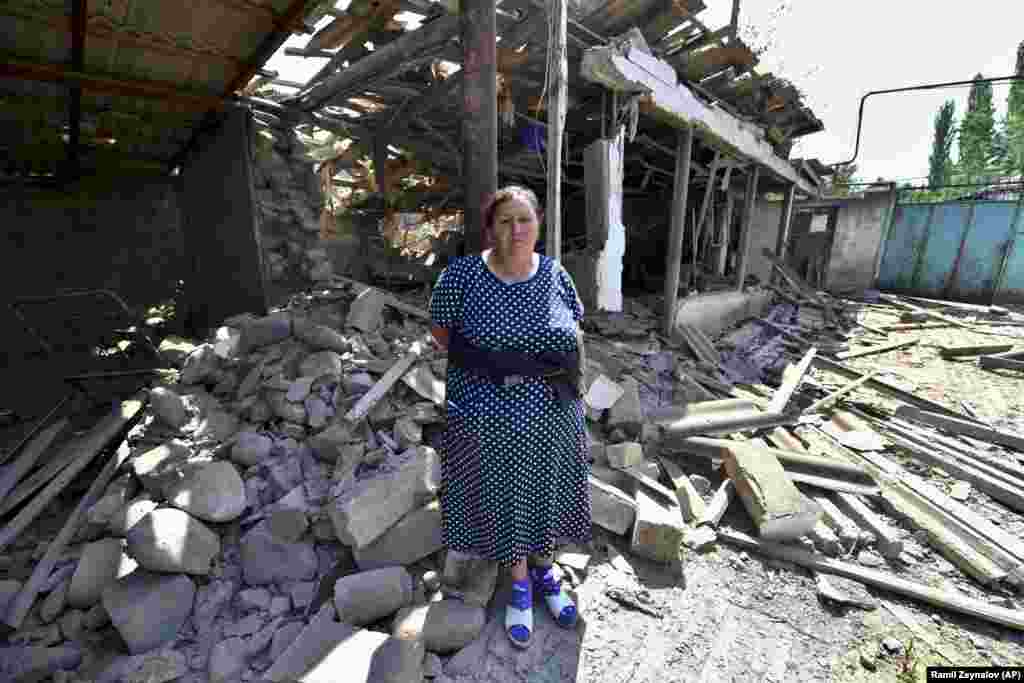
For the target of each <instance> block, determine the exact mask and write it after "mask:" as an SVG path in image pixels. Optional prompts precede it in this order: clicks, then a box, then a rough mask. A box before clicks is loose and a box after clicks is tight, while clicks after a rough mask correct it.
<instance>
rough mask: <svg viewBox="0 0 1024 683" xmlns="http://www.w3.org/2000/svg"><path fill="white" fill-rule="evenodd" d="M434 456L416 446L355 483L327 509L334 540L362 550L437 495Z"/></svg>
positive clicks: (424, 447) (437, 474)
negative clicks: (336, 537) (378, 470)
mask: <svg viewBox="0 0 1024 683" xmlns="http://www.w3.org/2000/svg"><path fill="white" fill-rule="evenodd" d="M438 479H439V464H438V459H437V453H435V452H434V449H432V448H429V447H427V446H420V447H419V448H417V449H415V450H410V451H407V452H406V453H403V454H401V455H398V456H394V457H393V458H391V459H390V460H389V461H388V463H386V466H384V467H382V468H381V472H379V473H378V474H377V475H376V476H373V477H370V478H368V479H363V480H359V481H357V482H356V483H355V485H354V486H352V488H350V489H349V490H348V491H346V492H345V493H343V494H342V495H341V496H340V497H339V498H338V499H337V500H335V501H334V502H333V503H332V504H330V505H329V506H328V507H329V514H330V517H331V522H333V524H334V530H335V532H336V533H337V534H338V540H340V541H341V542H342V543H344V544H345V545H351V546H355V547H356V548H365V547H366V546H368V545H369V544H370V543H372V542H373V541H375V540H376V539H378V538H380V536H382V535H383V534H384V532H385V531H387V530H388V529H390V528H391V527H392V526H394V525H395V524H396V523H397V522H398V520H400V519H401V518H402V517H404V516H405V515H406V514H408V513H409V511H410V510H413V509H414V508H416V507H418V506H421V505H423V504H424V503H426V502H427V501H429V500H430V499H431V498H433V497H434V495H435V494H436V492H437V486H438Z"/></svg>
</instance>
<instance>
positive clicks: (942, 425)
mask: <svg viewBox="0 0 1024 683" xmlns="http://www.w3.org/2000/svg"><path fill="white" fill-rule="evenodd" d="M896 416H897V417H900V418H903V419H905V420H912V421H914V422H921V423H923V424H927V425H930V426H932V427H936V428H938V429H941V430H943V431H947V432H951V433H953V434H964V435H966V436H969V437H971V438H973V439H980V440H982V441H987V442H989V443H996V444H999V445H1001V446H1009V447H1010V448H1013V449H1015V450H1017V451H1020V452H1021V453H1024V436H1017V435H1016V434H1010V433H1009V432H1001V431H999V430H997V429H989V428H988V427H983V426H981V425H979V424H976V423H972V422H968V421H967V420H958V419H956V418H952V417H946V416H945V415H938V414H936V413H931V412H928V411H925V410H920V409H918V408H914V407H911V406H900V407H899V408H898V409H897V410H896ZM1022 484H1024V482H1022Z"/></svg>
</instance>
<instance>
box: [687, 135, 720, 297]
mask: <svg viewBox="0 0 1024 683" xmlns="http://www.w3.org/2000/svg"><path fill="white" fill-rule="evenodd" d="M721 164H722V153H721V152H718V151H716V152H715V158H714V160H712V162H711V168H710V170H709V171H708V181H707V185H705V186H704V199H703V201H701V204H700V213H699V214H698V216H697V223H696V225H694V226H693V261H692V263H693V267H692V268H691V269H690V272H689V274H688V275H687V277H686V280H687V282H686V288H687V290H689V288H690V283H692V282H693V280H694V278H696V277H697V255H698V253H699V252H700V238H701V234H702V233H703V232H704V221H706V220H707V216H708V208H709V207H710V206H711V198H712V197H713V196H714V194H715V174H716V173H718V167H719V166H720V165H721Z"/></svg>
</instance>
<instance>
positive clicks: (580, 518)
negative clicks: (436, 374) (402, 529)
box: [430, 255, 591, 566]
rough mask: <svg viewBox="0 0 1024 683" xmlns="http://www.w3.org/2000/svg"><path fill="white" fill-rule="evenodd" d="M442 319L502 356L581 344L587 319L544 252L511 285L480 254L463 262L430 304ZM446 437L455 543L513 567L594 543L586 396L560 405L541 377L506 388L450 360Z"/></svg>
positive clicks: (444, 469) (444, 459)
mask: <svg viewBox="0 0 1024 683" xmlns="http://www.w3.org/2000/svg"><path fill="white" fill-rule="evenodd" d="M430 316H431V318H432V319H433V321H434V324H436V325H438V326H440V327H444V328H449V329H459V330H461V331H462V333H463V334H464V335H465V336H466V338H467V339H468V340H469V341H470V342H471V343H472V344H475V345H477V346H480V347H483V348H486V349H490V350H494V351H519V352H526V353H539V352H541V351H545V350H550V351H560V352H566V351H574V350H576V346H577V340H576V324H577V322H578V321H579V320H580V319H581V318H582V317H583V305H582V303H580V299H579V296H578V295H577V293H576V287H575V285H574V284H573V281H572V278H571V277H570V275H569V273H568V272H566V271H565V269H564V268H562V266H560V265H559V264H558V263H556V262H555V261H554V260H553V259H550V258H548V257H546V256H541V257H540V264H539V265H538V268H537V272H536V273H535V274H534V275H533V276H532V277H531V278H530V279H528V280H525V281H523V282H516V283H512V284H509V283H505V282H502V281H501V280H500V279H498V277H497V276H495V275H494V273H492V272H491V270H490V269H489V268H488V267H487V264H486V263H485V262H484V260H483V258H482V257H481V256H479V255H475V256H465V257H462V258H459V259H456V260H454V261H453V262H452V263H450V264H449V265H448V267H447V268H446V269H445V270H444V271H443V272H442V273H441V276H440V277H439V278H438V281H437V285H436V287H435V288H434V292H433V297H432V298H431V301H430ZM447 400H448V426H447V429H446V431H445V434H444V437H443V438H442V440H441V444H440V451H441V490H440V499H441V516H442V534H443V538H444V542H445V545H446V546H447V547H448V548H449V549H452V550H458V551H462V552H466V553H472V554H474V555H477V556H481V557H485V558H488V559H491V560H495V561H497V562H498V563H499V564H501V565H503V566H510V565H512V564H515V563H516V562H517V561H519V560H520V559H522V558H523V557H525V556H526V554H528V553H538V554H545V555H546V554H550V553H551V552H552V551H553V550H554V547H555V544H556V543H563V542H566V541H574V542H585V541H588V540H590V538H591V518H590V490H589V487H588V484H587V477H588V475H589V473H590V468H589V465H588V463H587V460H586V430H585V427H584V412H583V404H582V401H580V400H576V401H573V402H571V404H570V405H569V406H568V407H563V406H562V405H561V404H559V402H558V400H557V398H556V397H555V393H554V390H553V389H552V388H551V386H550V385H549V384H547V382H546V381H545V380H543V379H542V378H539V377H530V378H525V379H524V380H523V381H522V382H521V383H519V384H512V385H509V386H499V385H497V384H495V383H494V382H492V381H491V380H490V379H488V378H486V377H483V376H480V375H477V374H474V373H472V372H470V371H467V370H463V369H460V368H458V367H454V366H452V365H449V366H448V379H447Z"/></svg>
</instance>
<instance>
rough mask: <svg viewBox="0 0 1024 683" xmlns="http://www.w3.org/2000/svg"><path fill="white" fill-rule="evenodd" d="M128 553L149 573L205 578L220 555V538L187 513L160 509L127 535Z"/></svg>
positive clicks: (140, 522)
mask: <svg viewBox="0 0 1024 683" xmlns="http://www.w3.org/2000/svg"><path fill="white" fill-rule="evenodd" d="M128 552H129V554H130V555H131V556H132V557H134V558H135V560H136V561H137V562H138V563H139V564H140V565H141V566H142V567H144V568H146V569H149V570H151V571H156V572H184V573H186V574H200V575H205V574H209V573H210V563H211V562H212V561H213V558H214V556H215V555H217V554H218V553H220V538H219V537H218V536H217V534H215V533H213V532H212V531H210V530H209V529H208V528H206V526H205V525H204V524H203V523H202V522H200V521H199V520H197V519H195V518H194V517H192V516H191V515H189V514H188V513H187V512H185V511H183V510H178V509H176V508H160V509H157V510H153V512H151V513H149V514H148V515H146V516H145V517H143V518H142V519H141V520H139V522H138V524H136V525H135V526H134V527H132V529H131V530H130V531H129V532H128Z"/></svg>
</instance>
